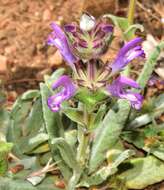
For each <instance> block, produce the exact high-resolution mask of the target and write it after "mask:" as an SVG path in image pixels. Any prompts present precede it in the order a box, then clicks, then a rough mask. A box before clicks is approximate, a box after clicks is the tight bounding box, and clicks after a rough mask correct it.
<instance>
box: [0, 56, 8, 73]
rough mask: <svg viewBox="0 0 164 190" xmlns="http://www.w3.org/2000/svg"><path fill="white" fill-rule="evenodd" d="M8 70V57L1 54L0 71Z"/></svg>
mask: <svg viewBox="0 0 164 190" xmlns="http://www.w3.org/2000/svg"><path fill="white" fill-rule="evenodd" d="M5 71H7V57H6V56H4V55H0V72H5Z"/></svg>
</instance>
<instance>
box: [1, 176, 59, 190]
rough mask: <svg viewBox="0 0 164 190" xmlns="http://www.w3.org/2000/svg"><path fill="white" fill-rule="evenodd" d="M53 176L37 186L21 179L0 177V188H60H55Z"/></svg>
mask: <svg viewBox="0 0 164 190" xmlns="http://www.w3.org/2000/svg"><path fill="white" fill-rule="evenodd" d="M53 183H54V178H52V179H51V181H48V182H46V180H44V183H42V184H41V185H38V186H37V187H34V186H33V185H32V184H30V183H29V182H27V181H25V180H21V179H14V180H13V179H10V178H7V177H0V189H1V190H9V189H10V190H45V189H48V190H61V189H59V188H56V187H55V186H54V185H52V184H53Z"/></svg>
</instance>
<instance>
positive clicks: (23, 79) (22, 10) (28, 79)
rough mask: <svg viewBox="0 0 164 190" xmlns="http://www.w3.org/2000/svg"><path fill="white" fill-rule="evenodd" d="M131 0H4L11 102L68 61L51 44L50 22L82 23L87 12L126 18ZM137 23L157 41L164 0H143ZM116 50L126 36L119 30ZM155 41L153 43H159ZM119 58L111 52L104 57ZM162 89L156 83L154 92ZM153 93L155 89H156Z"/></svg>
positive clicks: (2, 73)
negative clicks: (123, 36)
mask: <svg viewBox="0 0 164 190" xmlns="http://www.w3.org/2000/svg"><path fill="white" fill-rule="evenodd" d="M128 4H129V2H128V0H0V79H1V82H2V83H3V88H4V89H5V90H6V91H7V93H8V99H9V101H11V102H12V101H14V100H15V98H16V97H17V96H18V95H19V94H21V93H22V92H24V91H26V90H27V89H33V88H37V87H38V83H39V82H40V81H42V80H43V76H44V75H45V74H50V73H51V72H52V71H53V70H54V69H55V68H56V67H59V66H60V65H62V64H64V63H63V61H62V58H61V56H60V55H59V53H58V52H57V51H56V49H55V47H48V46H47V45H46V38H47V36H48V34H49V33H50V31H51V29H50V26H49V25H50V23H51V22H52V21H55V22H56V23H58V24H59V25H63V24H65V23H70V22H72V21H78V19H79V17H80V15H81V14H82V12H83V11H87V12H88V13H90V14H92V15H93V16H95V17H97V18H98V17H99V16H100V15H103V14H106V13H110V14H115V15H118V16H126V14H127V9H128ZM135 23H140V24H143V26H144V28H145V31H144V32H143V33H142V34H141V33H139V35H141V36H143V37H144V38H145V39H146V36H147V35H151V40H150V41H151V43H152V44H153V45H154V44H155V43H158V41H161V40H162V38H163V34H162V32H163V23H164V1H163V0H142V1H139V0H138V1H137V5H136V13H135ZM115 34H116V41H115V44H112V48H113V49H114V50H117V49H119V46H120V45H121V40H120V38H119V33H118V32H117V31H115ZM153 45H152V46H153ZM113 56H115V51H113V52H107V54H106V55H105V56H104V58H103V59H104V60H107V59H111V58H112V57H113ZM158 88H159V89H160V90H161V88H162V86H161V85H156V87H155V88H153V90H154V91H155V92H156V91H158V90H159V89H158ZM151 91H152V90H151Z"/></svg>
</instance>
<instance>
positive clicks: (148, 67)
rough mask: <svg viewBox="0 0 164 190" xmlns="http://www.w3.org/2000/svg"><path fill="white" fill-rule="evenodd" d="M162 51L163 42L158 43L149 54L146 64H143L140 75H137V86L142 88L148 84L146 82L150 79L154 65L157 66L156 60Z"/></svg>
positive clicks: (163, 47)
mask: <svg viewBox="0 0 164 190" xmlns="http://www.w3.org/2000/svg"><path fill="white" fill-rule="evenodd" d="M163 49H164V41H162V42H160V43H159V44H158V45H157V46H156V48H155V49H154V51H153V52H152V53H151V55H150V56H149V57H148V59H147V61H146V63H145V64H144V67H143V69H142V71H141V74H140V75H139V77H138V79H137V82H138V83H139V85H140V86H141V87H142V88H144V87H145V86H146V84H147V82H148V80H149V79H150V77H151V74H152V72H153V70H154V68H155V65H156V64H157V59H158V57H159V55H160V53H161V52H162V50H163Z"/></svg>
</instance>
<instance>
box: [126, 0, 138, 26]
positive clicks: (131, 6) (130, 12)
mask: <svg viewBox="0 0 164 190" xmlns="http://www.w3.org/2000/svg"><path fill="white" fill-rule="evenodd" d="M135 7H136V0H130V4H129V10H128V22H129V25H132V24H133V21H134V13H135Z"/></svg>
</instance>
